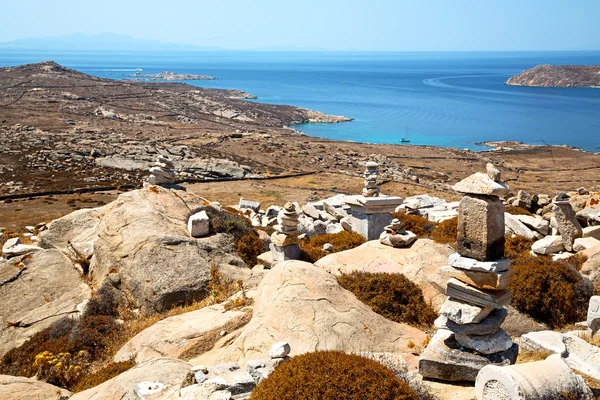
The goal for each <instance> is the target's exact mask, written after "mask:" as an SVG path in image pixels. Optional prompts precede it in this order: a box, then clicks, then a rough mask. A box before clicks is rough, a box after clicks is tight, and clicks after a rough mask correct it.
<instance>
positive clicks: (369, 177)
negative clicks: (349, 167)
mask: <svg viewBox="0 0 600 400" xmlns="http://www.w3.org/2000/svg"><path fill="white" fill-rule="evenodd" d="M365 167H366V169H365V173H364V175H363V176H364V177H365V187H364V188H363V190H362V195H363V196H364V197H379V193H380V190H379V187H378V186H377V168H378V167H379V164H377V163H376V162H375V161H369V162H367V163H366V164H365Z"/></svg>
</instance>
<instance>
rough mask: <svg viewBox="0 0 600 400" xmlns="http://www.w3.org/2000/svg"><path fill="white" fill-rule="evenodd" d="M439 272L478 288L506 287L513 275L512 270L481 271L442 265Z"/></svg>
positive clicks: (497, 288) (494, 288)
mask: <svg viewBox="0 0 600 400" xmlns="http://www.w3.org/2000/svg"><path fill="white" fill-rule="evenodd" d="M439 272H440V273H442V274H444V275H446V276H448V277H451V278H456V279H458V280H459V281H461V282H464V283H468V284H469V285H473V286H476V287H478V288H480V289H492V290H499V289H506V288H508V284H509V283H510V279H511V277H512V276H513V271H511V270H508V271H503V272H481V271H470V270H465V269H459V268H454V267H442V268H440V269H439Z"/></svg>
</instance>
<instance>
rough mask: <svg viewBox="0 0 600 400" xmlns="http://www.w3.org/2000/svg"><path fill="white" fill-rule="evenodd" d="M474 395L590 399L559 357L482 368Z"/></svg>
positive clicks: (484, 398) (486, 399) (489, 399)
mask: <svg viewBox="0 0 600 400" xmlns="http://www.w3.org/2000/svg"><path fill="white" fill-rule="evenodd" d="M475 394H476V396H477V399H478V400H498V399H507V400H508V399H523V400H537V399H559V398H565V397H568V398H572V399H580V400H591V399H593V395H592V392H591V390H590V389H589V388H588V387H587V385H586V384H585V382H584V380H583V378H582V377H580V376H578V375H575V374H574V373H573V372H572V371H571V369H570V368H569V367H568V365H567V364H566V363H565V362H564V361H563V360H562V359H561V357H560V356H559V355H552V356H550V357H548V358H547V359H546V360H544V361H537V362H532V363H525V364H516V365H511V366H504V367H498V366H495V365H488V366H485V367H484V368H482V369H481V371H479V374H477V379H476V380H475Z"/></svg>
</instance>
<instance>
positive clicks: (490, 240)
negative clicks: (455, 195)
mask: <svg viewBox="0 0 600 400" xmlns="http://www.w3.org/2000/svg"><path fill="white" fill-rule="evenodd" d="M487 179H489V178H487ZM457 244H458V247H457V251H458V253H459V254H460V255H461V256H463V257H469V258H474V259H476V260H479V261H490V260H498V259H501V258H503V257H504V204H502V201H500V199H498V198H497V197H485V196H475V195H467V196H465V197H463V199H462V200H461V202H460V206H459V207H458V237H457Z"/></svg>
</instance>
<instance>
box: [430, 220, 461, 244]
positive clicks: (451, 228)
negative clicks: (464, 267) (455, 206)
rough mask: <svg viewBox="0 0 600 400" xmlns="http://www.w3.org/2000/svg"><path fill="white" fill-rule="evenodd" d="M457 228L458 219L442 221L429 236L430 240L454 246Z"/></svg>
mask: <svg viewBox="0 0 600 400" xmlns="http://www.w3.org/2000/svg"><path fill="white" fill-rule="evenodd" d="M457 228H458V217H454V218H451V219H448V220H446V221H442V222H440V223H439V224H438V225H437V227H436V228H435V230H434V231H433V233H432V234H431V238H432V239H433V240H435V241H436V242H438V243H443V244H451V245H456V236H457V234H458V232H457V230H458V229H457Z"/></svg>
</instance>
